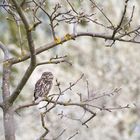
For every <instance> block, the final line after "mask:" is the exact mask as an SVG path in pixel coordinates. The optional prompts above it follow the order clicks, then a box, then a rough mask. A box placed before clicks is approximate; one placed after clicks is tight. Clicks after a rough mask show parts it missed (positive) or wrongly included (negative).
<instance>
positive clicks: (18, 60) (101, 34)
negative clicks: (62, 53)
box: [11, 27, 140, 64]
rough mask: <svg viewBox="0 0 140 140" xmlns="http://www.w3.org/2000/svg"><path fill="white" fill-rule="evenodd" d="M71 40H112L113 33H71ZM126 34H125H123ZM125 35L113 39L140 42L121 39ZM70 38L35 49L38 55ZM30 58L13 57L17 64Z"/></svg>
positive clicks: (133, 41) (27, 55)
mask: <svg viewBox="0 0 140 140" xmlns="http://www.w3.org/2000/svg"><path fill="white" fill-rule="evenodd" d="M139 28H140V27H138V28H136V29H135V30H134V32H135V31H136V30H138V29H139ZM131 33H133V30H132V31H131ZM126 34H128V33H126ZM70 36H71V40H73V39H76V38H78V37H82V36H88V37H95V38H101V39H105V40H112V35H105V34H104V33H91V32H79V33H77V35H74V34H71V35H70ZM123 36H124V35H123ZM123 36H119V35H118V36H117V37H114V38H113V40H116V41H121V42H130V43H137V44H139V43H140V41H135V40H132V39H131V40H130V39H121V37H123ZM67 41H68V40H67V39H66V38H65V37H62V38H61V42H60V43H56V42H55V41H52V42H51V43H49V44H45V45H43V46H40V47H39V48H38V49H36V50H35V54H36V55H38V54H40V53H42V52H44V51H47V50H49V49H51V48H54V47H56V46H58V45H60V44H63V43H65V42H67ZM29 58H30V54H26V55H25V56H23V57H21V58H19V59H17V58H12V59H11V61H12V64H17V63H20V62H23V61H25V60H27V59H29Z"/></svg>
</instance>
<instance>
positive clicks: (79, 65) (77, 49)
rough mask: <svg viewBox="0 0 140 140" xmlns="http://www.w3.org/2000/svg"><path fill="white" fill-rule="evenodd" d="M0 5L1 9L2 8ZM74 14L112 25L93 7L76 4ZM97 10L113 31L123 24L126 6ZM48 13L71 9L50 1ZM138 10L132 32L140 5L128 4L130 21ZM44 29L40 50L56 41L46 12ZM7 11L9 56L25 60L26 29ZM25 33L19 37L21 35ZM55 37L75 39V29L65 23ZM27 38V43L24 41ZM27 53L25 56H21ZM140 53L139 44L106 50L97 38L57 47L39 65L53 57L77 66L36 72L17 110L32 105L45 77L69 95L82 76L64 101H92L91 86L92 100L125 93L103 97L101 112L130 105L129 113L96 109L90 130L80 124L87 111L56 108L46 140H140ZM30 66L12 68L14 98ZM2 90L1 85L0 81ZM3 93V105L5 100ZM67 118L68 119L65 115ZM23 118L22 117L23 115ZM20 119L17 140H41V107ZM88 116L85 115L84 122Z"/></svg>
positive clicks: (117, 2)
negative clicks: (47, 73) (36, 88)
mask: <svg viewBox="0 0 140 140" xmlns="http://www.w3.org/2000/svg"><path fill="white" fill-rule="evenodd" d="M2 2H3V1H2V0H0V4H2ZM71 2H72V4H73V5H74V7H75V9H76V10H77V11H78V12H80V11H84V12H85V13H88V14H90V13H96V14H95V15H94V16H93V19H97V21H99V22H100V23H103V24H104V25H106V24H108V23H107V21H106V20H105V18H104V17H103V16H102V14H101V13H100V12H99V11H98V10H96V9H94V8H93V7H92V6H91V5H90V2H89V1H86V0H77V1H74V0H71ZM96 2H97V3H98V5H99V6H100V7H101V8H103V11H104V13H106V15H107V16H108V17H109V18H110V20H111V21H112V23H113V24H114V25H117V24H118V21H119V19H120V17H121V13H122V10H123V7H124V1H122V0H108V1H104V0H98V1H96ZM46 3H47V4H46V7H45V8H46V11H47V12H48V13H51V11H52V9H53V7H54V6H55V4H56V3H60V4H61V5H62V9H63V10H64V11H65V10H66V9H69V8H70V7H69V5H68V3H67V2H66V1H65V0H51V1H49V0H46ZM133 5H135V12H134V15H133V21H132V23H131V27H130V28H133V27H136V26H138V25H139V24H140V18H139V13H140V7H139V5H140V1H139V0H131V1H129V5H128V10H127V15H128V17H129V16H130V14H131V12H132V7H133ZM26 14H27V17H28V18H30V17H32V14H31V13H30V11H29V12H28V11H27V13H26ZM37 16H38V18H39V19H40V20H41V21H42V23H41V24H40V25H39V26H37V28H36V29H35V31H34V32H33V37H34V43H35V47H36V48H38V47H40V46H42V45H44V44H47V43H50V42H51V41H53V37H52V32H51V29H50V27H49V19H48V17H47V16H46V14H44V13H43V12H42V11H41V10H39V11H38V13H37ZM11 19H12V17H11V16H10V15H9V14H8V13H7V11H5V10H4V8H2V6H1V7H0V41H1V42H3V43H4V44H6V46H7V47H8V49H9V50H10V53H11V54H10V55H11V56H10V57H13V56H14V57H20V56H21V55H24V54H23V53H25V54H26V53H27V52H28V46H27V40H26V36H25V30H24V28H23V25H22V24H20V25H19V26H17V24H15V22H14V21H12V20H11ZM19 30H20V31H19ZM76 30H77V32H79V31H85V32H93V33H94V32H95V33H104V34H108V33H109V32H108V31H107V30H106V28H104V27H102V26H99V25H97V24H93V23H90V22H88V23H83V22H82V23H79V24H78V25H77V27H76ZM55 33H56V36H58V37H62V36H64V35H65V34H67V33H73V25H72V24H66V23H64V22H60V24H59V26H58V27H57V28H56V30H55ZM20 38H22V42H21V39H20ZM21 50H22V51H21ZM139 54H140V47H139V44H133V43H124V42H116V43H115V44H114V45H113V46H112V47H106V46H105V40H103V39H98V38H89V37H80V38H76V40H71V41H68V42H67V43H64V44H61V45H58V46H57V47H55V48H53V49H50V50H48V51H45V52H43V53H41V54H39V55H38V56H37V61H38V62H41V61H45V60H49V59H50V58H52V57H55V56H56V55H58V56H64V55H67V56H68V61H70V62H71V63H72V66H70V65H68V64H66V63H62V64H57V65H55V64H54V65H51V64H50V65H43V66H39V67H37V68H36V69H35V71H34V72H33V74H32V75H31V77H30V78H29V80H28V82H27V84H26V86H25V87H24V89H23V90H22V91H21V94H20V96H19V97H18V99H17V100H16V103H15V106H18V105H22V104H26V103H30V102H32V101H33V92H34V85H35V83H36V81H37V80H38V79H39V78H40V76H41V74H42V72H44V71H51V72H52V73H53V74H54V77H55V79H58V81H60V83H61V88H62V89H65V88H66V87H68V86H69V83H70V82H74V81H76V80H77V79H78V78H79V77H80V76H81V74H83V73H84V78H83V79H82V80H80V81H79V82H78V83H77V84H76V85H75V86H74V88H73V90H72V91H67V94H66V95H65V96H63V97H62V98H61V100H62V101H63V100H66V101H68V100H69V99H71V100H72V101H74V102H78V101H79V96H78V94H77V93H80V94H82V97H85V96H86V95H87V90H86V86H87V85H86V80H88V82H89V91H90V96H91V97H92V96H94V95H95V94H96V95H100V94H102V93H110V92H111V91H112V90H113V89H115V88H121V90H120V92H119V94H116V95H114V96H111V97H103V98H101V99H99V100H96V101H95V102H94V103H93V104H94V105H97V106H103V105H105V106H107V107H115V106H118V105H121V106H125V105H127V104H129V105H130V109H122V110H114V111H112V112H108V111H100V110H97V109H95V112H96V113H97V116H95V118H93V119H92V120H91V121H89V122H88V123H87V125H88V128H87V127H86V126H83V125H82V124H81V123H80V122H79V121H77V119H79V118H80V117H81V116H82V114H83V110H82V109H81V108H79V107H64V106H57V107H56V108H55V109H53V110H52V111H51V112H49V113H48V114H47V116H46V122H47V126H48V128H49V130H50V133H49V134H48V135H47V139H49V140H54V139H55V138H56V137H57V136H58V135H59V134H60V133H61V132H63V131H64V133H63V134H62V135H61V136H60V137H59V138H58V139H59V140H66V139H68V138H70V137H71V136H73V135H74V134H76V135H75V136H74V137H73V138H72V139H73V140H77V139H81V140H85V139H87V140H92V139H95V140H102V139H104V140H139V139H140V119H139V117H140V74H139V70H140V57H139ZM2 61H3V53H2V52H1V51H0V78H1V74H2ZM28 65H29V60H27V61H25V62H22V63H19V64H16V65H14V66H13V68H12V74H11V92H12V91H13V90H14V89H15V87H16V86H17V84H18V82H19V80H20V79H21V77H22V76H23V74H24V72H25V70H26V69H27V67H28ZM0 85H1V81H0ZM55 85H56V83H55V80H54V86H53V89H52V90H51V94H56V93H58V89H57V87H56V86H55ZM1 92H2V91H1V89H0V101H1V100H2V97H1ZM62 112H63V113H64V116H63V118H61V116H60V114H61V113H62ZM19 114H20V115H19ZM19 114H16V115H15V120H16V121H15V123H16V126H15V127H16V138H17V140H27V139H28V140H36V139H37V138H38V137H39V136H40V135H41V134H42V133H43V132H44V130H43V128H42V127H41V122H40V115H39V111H38V110H37V109H36V107H30V108H26V109H23V110H21V111H20V112H19ZM88 115H89V114H86V115H85V118H86V117H87V116H88ZM0 140H4V132H3V121H2V110H0Z"/></svg>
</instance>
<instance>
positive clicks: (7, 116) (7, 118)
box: [2, 61, 15, 140]
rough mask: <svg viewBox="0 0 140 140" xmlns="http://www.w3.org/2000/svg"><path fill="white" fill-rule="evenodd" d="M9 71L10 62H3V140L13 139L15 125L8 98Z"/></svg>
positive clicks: (11, 105)
mask: <svg viewBox="0 0 140 140" xmlns="http://www.w3.org/2000/svg"><path fill="white" fill-rule="evenodd" d="M10 73H11V64H10V63H9V61H5V62H4V63H3V81H2V96H3V124H4V132H5V140H15V125H14V111H13V104H11V103H10V102H9V100H8V98H9V96H10Z"/></svg>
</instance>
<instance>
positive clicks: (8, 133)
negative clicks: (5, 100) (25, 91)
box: [3, 107, 15, 140]
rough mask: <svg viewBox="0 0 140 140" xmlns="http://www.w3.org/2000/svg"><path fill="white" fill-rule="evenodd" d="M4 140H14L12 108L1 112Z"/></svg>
mask: <svg viewBox="0 0 140 140" xmlns="http://www.w3.org/2000/svg"><path fill="white" fill-rule="evenodd" d="M3 116H4V117H3V119H4V121H3V122H4V132H5V140H15V125H14V124H15V123H14V112H13V109H12V107H9V108H8V110H3Z"/></svg>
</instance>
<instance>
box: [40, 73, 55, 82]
mask: <svg viewBox="0 0 140 140" xmlns="http://www.w3.org/2000/svg"><path fill="white" fill-rule="evenodd" d="M41 78H42V79H46V80H47V81H52V80H53V74H52V73H51V72H43V74H42V76H41Z"/></svg>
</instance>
